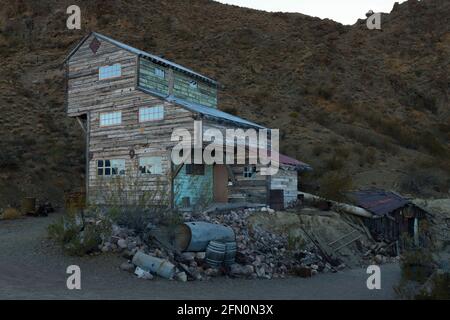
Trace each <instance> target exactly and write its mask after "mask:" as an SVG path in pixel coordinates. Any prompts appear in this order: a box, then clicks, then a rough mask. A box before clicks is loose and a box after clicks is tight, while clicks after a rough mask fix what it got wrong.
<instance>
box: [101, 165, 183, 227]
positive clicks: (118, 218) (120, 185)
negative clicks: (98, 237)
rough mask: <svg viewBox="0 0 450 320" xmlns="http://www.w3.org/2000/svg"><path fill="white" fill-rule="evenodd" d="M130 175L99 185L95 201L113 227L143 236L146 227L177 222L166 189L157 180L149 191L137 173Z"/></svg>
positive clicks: (104, 181) (113, 178)
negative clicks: (132, 230) (112, 223)
mask: <svg viewBox="0 0 450 320" xmlns="http://www.w3.org/2000/svg"><path fill="white" fill-rule="evenodd" d="M132 172H135V173H134V174H133V173H131V174H128V175H126V176H114V177H111V178H108V179H102V180H101V181H100V187H99V189H98V193H97V196H96V198H97V199H98V205H99V206H100V207H104V208H105V210H106V212H107V215H108V217H109V218H110V219H111V220H112V221H113V222H115V223H117V224H119V225H121V226H124V227H127V228H130V229H134V230H135V231H136V232H137V233H141V232H143V231H144V230H145V229H146V227H147V225H148V224H150V223H151V224H168V223H176V222H178V221H180V220H181V215H180V214H179V213H178V212H177V211H176V210H174V209H172V208H171V206H170V190H169V189H168V185H167V184H165V183H164V182H163V181H161V180H157V181H156V182H155V185H154V187H153V188H149V187H148V186H146V185H145V181H144V179H142V178H141V176H140V174H139V173H138V170H137V169H135V170H132Z"/></svg>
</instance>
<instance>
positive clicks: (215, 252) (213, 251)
mask: <svg viewBox="0 0 450 320" xmlns="http://www.w3.org/2000/svg"><path fill="white" fill-rule="evenodd" d="M225 250H226V245H225V243H223V242H219V241H210V242H209V244H208V246H207V247H206V259H205V260H206V263H207V264H209V265H210V266H211V267H216V268H218V267H220V266H221V265H222V263H223V261H224V258H225Z"/></svg>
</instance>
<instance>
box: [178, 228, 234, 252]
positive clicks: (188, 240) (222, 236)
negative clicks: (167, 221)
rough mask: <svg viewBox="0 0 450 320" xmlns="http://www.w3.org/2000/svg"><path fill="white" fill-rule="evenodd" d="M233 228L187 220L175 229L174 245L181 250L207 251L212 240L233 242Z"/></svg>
mask: <svg viewBox="0 0 450 320" xmlns="http://www.w3.org/2000/svg"><path fill="white" fill-rule="evenodd" d="M235 240H236V236H235V234H234V231H233V229H232V228H230V227H227V226H224V225H220V224H214V223H208V222H203V221H197V222H186V223H184V224H181V225H180V226H178V228H177V230H176V231H175V237H174V246H175V248H176V249H177V250H179V251H194V252H198V251H205V249H206V247H207V246H208V244H209V242H210V241H220V242H224V243H225V242H232V241H235Z"/></svg>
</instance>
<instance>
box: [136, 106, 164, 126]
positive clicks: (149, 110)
mask: <svg viewBox="0 0 450 320" xmlns="http://www.w3.org/2000/svg"><path fill="white" fill-rule="evenodd" d="M158 120H164V105H157V106H152V107H140V108H139V122H149V121H158Z"/></svg>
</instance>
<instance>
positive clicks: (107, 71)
mask: <svg viewBox="0 0 450 320" xmlns="http://www.w3.org/2000/svg"><path fill="white" fill-rule="evenodd" d="M121 75H122V68H121V65H120V63H116V64H113V65H112V66H104V67H100V68H99V69H98V79H99V80H104V79H109V78H116V77H120V76H121Z"/></svg>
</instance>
